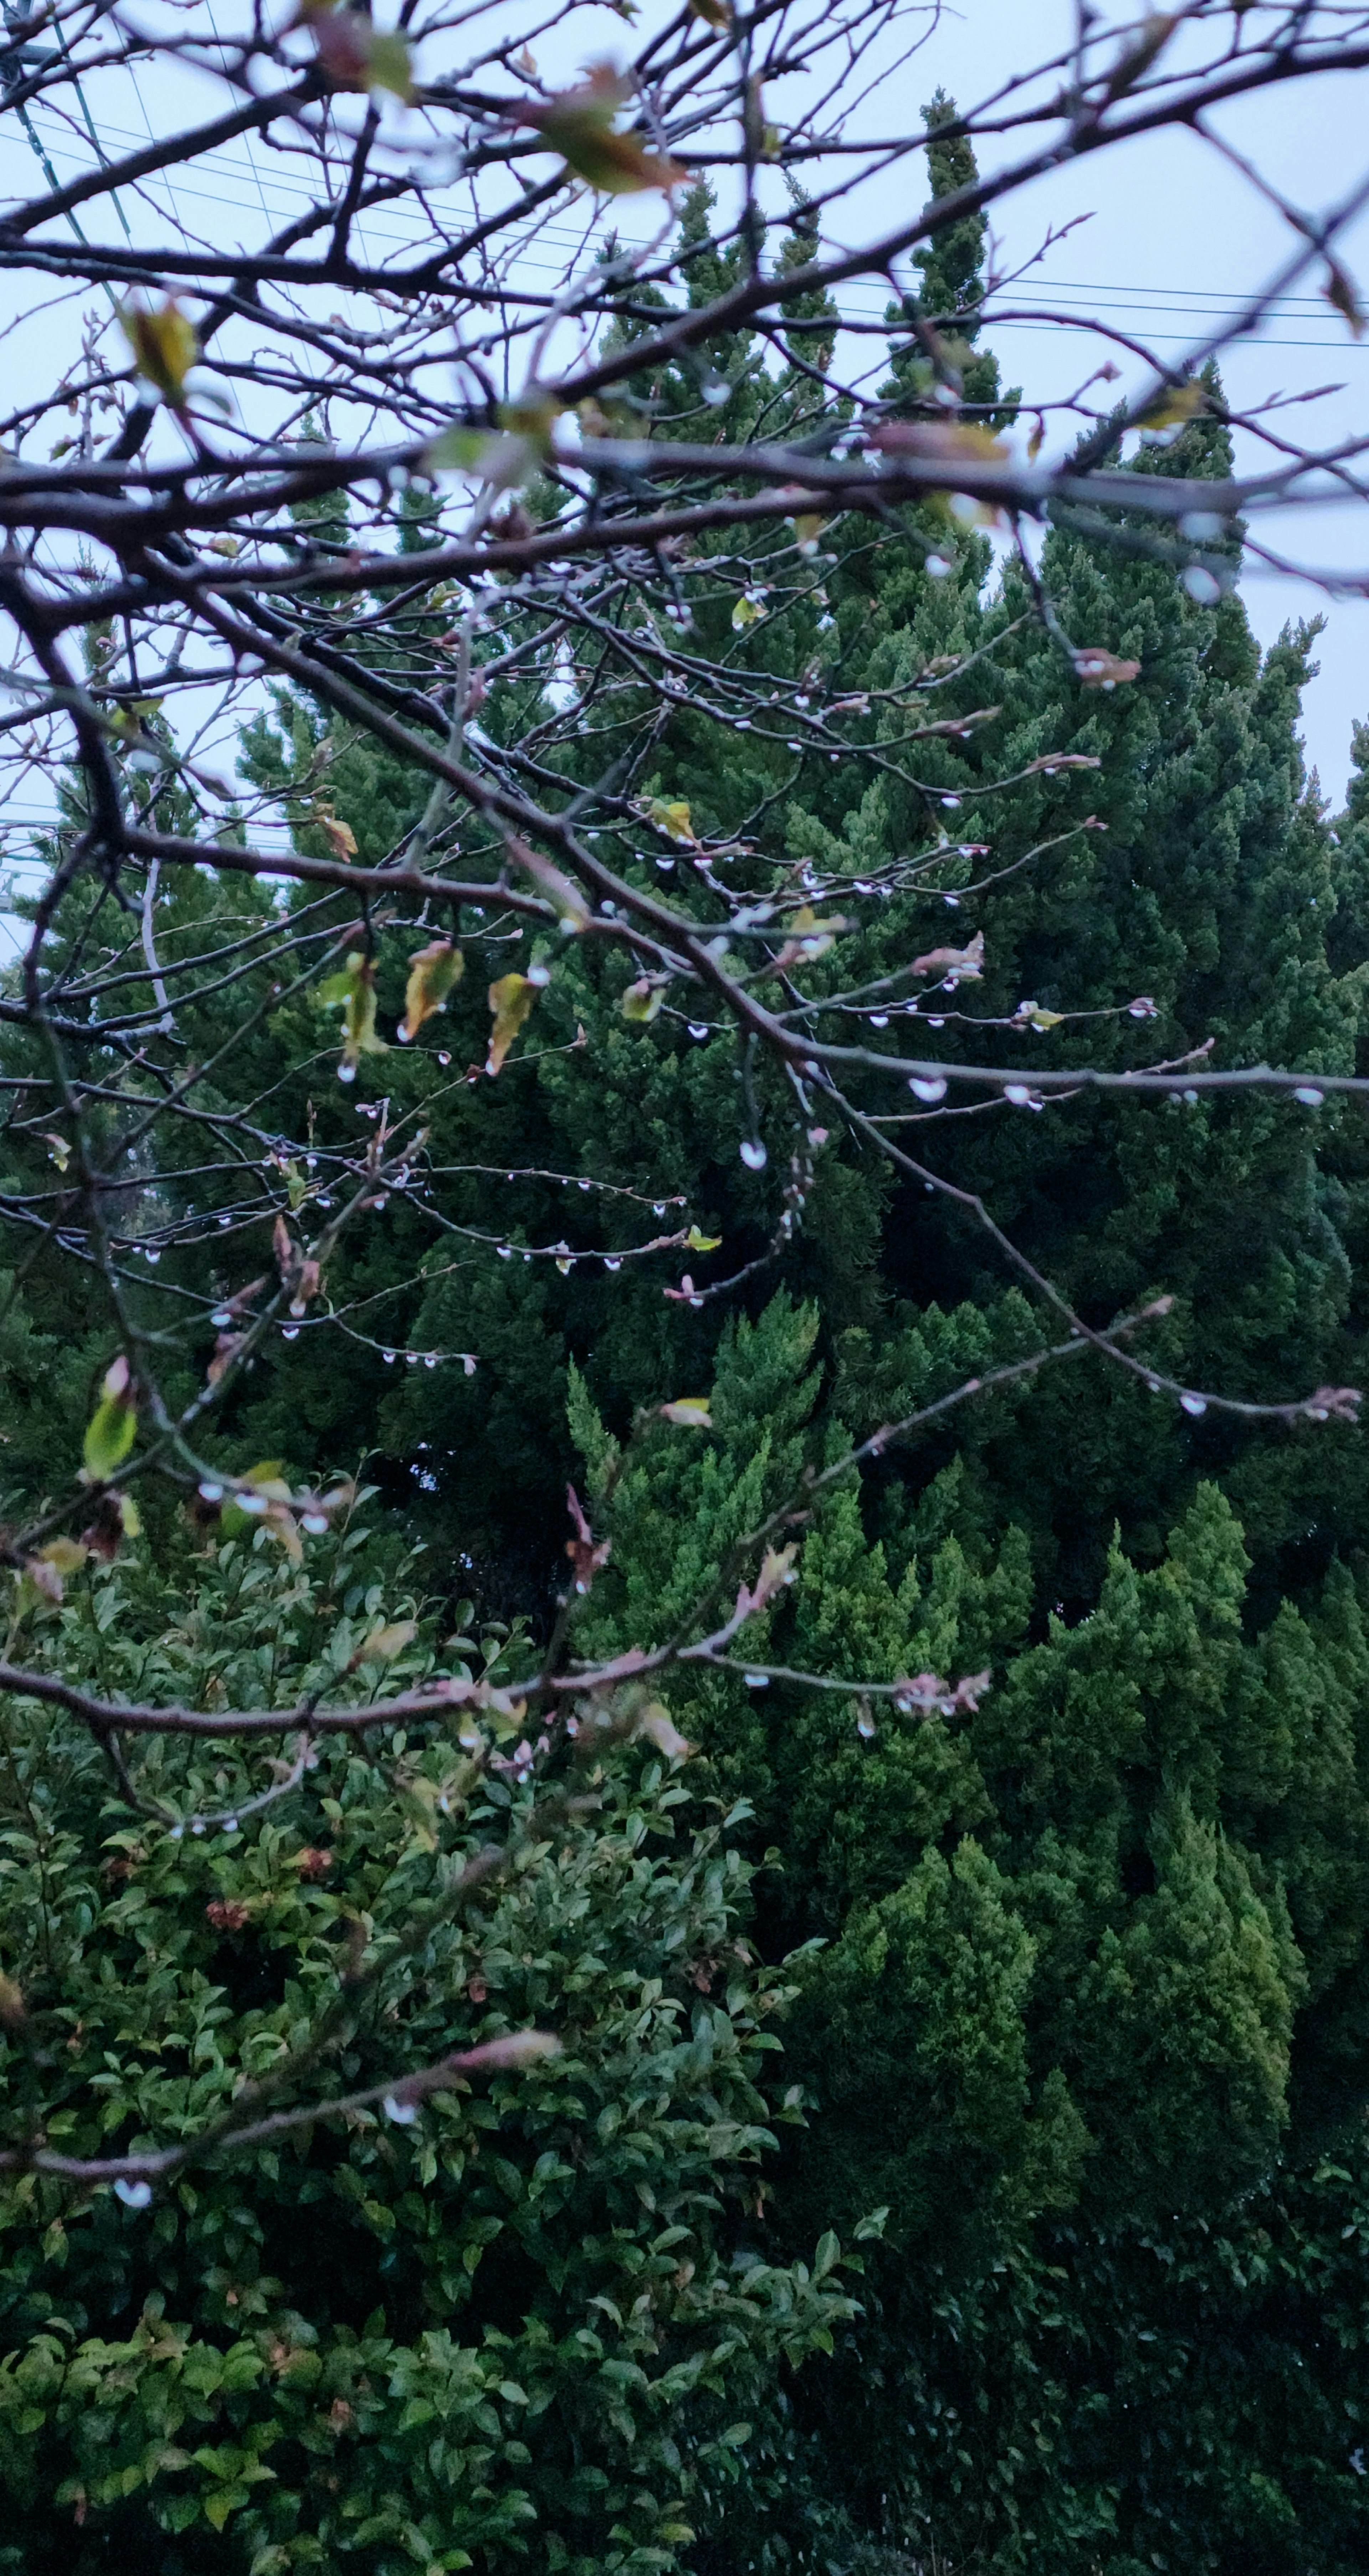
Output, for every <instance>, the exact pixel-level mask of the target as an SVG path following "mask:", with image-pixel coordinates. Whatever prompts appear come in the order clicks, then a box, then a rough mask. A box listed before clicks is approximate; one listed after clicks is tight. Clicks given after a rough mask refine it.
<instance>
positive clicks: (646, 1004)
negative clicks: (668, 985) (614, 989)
mask: <svg viewBox="0 0 1369 2576" xmlns="http://www.w3.org/2000/svg"><path fill="white" fill-rule="evenodd" d="M664 1000H665V984H664V982H663V981H662V979H661V978H660V977H659V976H655V975H639V976H638V978H637V981H636V983H635V984H629V986H628V988H627V991H626V992H625V993H624V995H623V999H622V1003H621V1009H622V1014H623V1017H624V1019H625V1020H654V1019H655V1017H656V1014H657V1012H658V1011H659V1009H660V1007H661V1004H662V1002H663V1001H664Z"/></svg>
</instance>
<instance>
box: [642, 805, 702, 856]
mask: <svg viewBox="0 0 1369 2576" xmlns="http://www.w3.org/2000/svg"><path fill="white" fill-rule="evenodd" d="M646 817H647V821H648V822H649V823H654V824H655V826H656V829H657V831H658V832H664V833H665V836H666V838H667V840H669V841H683V842H687V843H689V844H691V845H692V844H693V840H694V832H693V829H692V827H691V824H690V820H689V807H688V805H687V804H686V803H685V801H684V799H683V797H668V796H651V797H648V799H647V804H646Z"/></svg>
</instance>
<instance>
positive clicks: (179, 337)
mask: <svg viewBox="0 0 1369 2576" xmlns="http://www.w3.org/2000/svg"><path fill="white" fill-rule="evenodd" d="M119 320H120V322H121V323H122V325H123V331H124V337H125V339H126V340H127V342H128V344H129V347H130V348H131V350H132V351H133V355H134V357H135V358H136V359H137V361H138V373H139V375H140V376H145V377H146V379H147V381H148V383H149V384H150V385H155V386H156V388H157V391H158V393H159V394H163V395H164V396H165V398H166V400H167V401H168V402H169V403H172V404H176V403H179V401H180V400H181V394H182V389H183V387H184V384H185V380H186V377H187V376H188V375H189V373H190V370H191V368H192V367H193V366H194V364H195V361H196V359H197V358H198V357H199V354H200V343H199V335H198V333H197V332H196V329H195V326H194V323H193V322H190V321H187V319H186V316H185V315H184V313H182V311H181V308H180V306H179V304H178V303H177V302H176V298H175V296H174V295H171V296H168V297H167V300H166V302H165V304H159V305H158V306H157V308H156V311H155V312H149V311H148V309H147V307H146V306H145V305H139V304H126V305H124V306H123V308H122V310H121V312H120V314H119Z"/></svg>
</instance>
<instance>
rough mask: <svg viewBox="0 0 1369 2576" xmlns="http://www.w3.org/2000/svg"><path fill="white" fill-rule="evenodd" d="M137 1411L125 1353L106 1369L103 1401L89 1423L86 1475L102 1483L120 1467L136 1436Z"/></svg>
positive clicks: (86, 1446)
mask: <svg viewBox="0 0 1369 2576" xmlns="http://www.w3.org/2000/svg"><path fill="white" fill-rule="evenodd" d="M137 1430H138V1413H137V1406H136V1404H135V1402H134V1396H133V1387H132V1381H131V1378H130V1373H129V1366H128V1362H127V1360H126V1359H125V1358H124V1356H123V1354H122V1352H121V1353H120V1355H119V1357H118V1359H117V1360H115V1361H114V1362H113V1364H112V1366H111V1367H110V1368H108V1369H107V1370H106V1371H105V1377H104V1383H103V1385H102V1387H101V1389H100V1401H99V1403H98V1404H97V1405H96V1407H95V1411H94V1412H93V1414H92V1415H91V1417H90V1420H89V1422H88V1423H87V1424H86V1436H85V1443H84V1458H85V1470H86V1474H87V1476H88V1477H89V1479H90V1480H91V1482H92V1483H94V1484H97V1485H98V1484H103V1483H104V1481H105V1478H106V1477H107V1476H112V1475H113V1473H114V1470H115V1468H116V1467H121V1466H122V1465H123V1462H124V1460H125V1458H126V1457H127V1456H128V1453H129V1451H130V1449H131V1448H132V1446H133V1443H134V1440H135V1438H136V1437H137Z"/></svg>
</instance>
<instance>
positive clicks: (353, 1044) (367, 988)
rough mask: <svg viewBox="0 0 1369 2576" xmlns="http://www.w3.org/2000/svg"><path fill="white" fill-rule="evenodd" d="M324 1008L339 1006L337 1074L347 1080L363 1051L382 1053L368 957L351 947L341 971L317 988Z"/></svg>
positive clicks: (382, 1043) (373, 970) (372, 979)
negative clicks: (339, 1027) (339, 1036)
mask: <svg viewBox="0 0 1369 2576" xmlns="http://www.w3.org/2000/svg"><path fill="white" fill-rule="evenodd" d="M318 998H319V1000H320V1001H321V1002H322V1003H323V1005H324V1007H325V1008H326V1009H327V1010H341V1012H342V1014H343V1021H342V1062H341V1064H340V1066H339V1068H338V1078H339V1080H340V1081H342V1082H351V1081H353V1080H354V1079H355V1077H356V1069H357V1066H358V1064H359V1063H360V1061H361V1058H362V1057H363V1056H364V1055H384V1053H385V1040H384V1039H383V1038H381V1037H377V1035H376V970H375V966H374V964H373V963H372V960H371V959H370V958H369V957H366V956H363V954H362V952H361V950H360V949H359V948H354V949H353V950H352V953H351V955H350V957H349V958H348V960H347V963H346V965H345V966H344V967H343V969H342V972H341V973H340V974H338V975H330V976H329V977H328V978H327V980H326V982H325V983H322V984H320V986H319V988H318Z"/></svg>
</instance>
